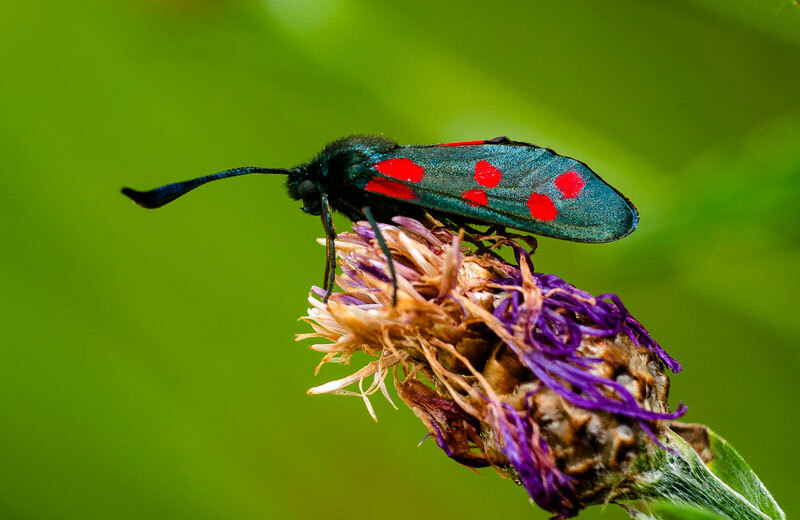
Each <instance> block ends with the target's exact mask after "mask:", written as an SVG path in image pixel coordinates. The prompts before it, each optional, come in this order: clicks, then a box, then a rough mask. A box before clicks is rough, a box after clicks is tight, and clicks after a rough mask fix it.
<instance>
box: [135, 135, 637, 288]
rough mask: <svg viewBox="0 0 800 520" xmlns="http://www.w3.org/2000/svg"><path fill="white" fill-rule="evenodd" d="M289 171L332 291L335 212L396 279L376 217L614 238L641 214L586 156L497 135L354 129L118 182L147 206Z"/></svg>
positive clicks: (579, 239) (631, 226)
mask: <svg viewBox="0 0 800 520" xmlns="http://www.w3.org/2000/svg"><path fill="white" fill-rule="evenodd" d="M253 173H260V174H280V175H286V176H287V178H286V186H287V189H288V193H289V196H290V197H292V198H293V199H295V200H299V201H302V203H303V208H302V209H303V211H304V212H306V213H308V214H311V215H316V216H320V217H321V219H322V226H323V228H324V230H325V236H326V243H327V248H326V250H327V262H326V270H325V281H324V288H325V290H326V291H327V292H326V295H325V298H324V300H325V301H327V299H328V297H329V296H330V294H331V292H332V291H333V284H334V274H335V267H336V263H335V249H334V240H335V237H336V230H335V229H334V226H333V220H332V219H331V213H332V212H333V211H338V212H340V213H342V214H344V215H345V216H347V217H348V218H349V219H351V220H353V221H356V220H360V219H362V218H366V220H367V221H368V222H369V224H370V226H371V227H372V229H373V231H374V232H375V236H376V239H377V242H378V244H379V245H380V247H381V249H382V250H383V252H384V254H385V255H386V257H387V259H388V265H389V270H390V275H391V279H392V282H393V284H394V298H395V302H396V297H397V278H396V275H395V272H394V264H393V262H392V257H391V253H390V251H389V249H388V247H387V246H386V242H385V241H384V239H383V236H382V235H381V232H380V229H379V227H378V224H377V223H378V221H389V220H390V219H391V218H392V217H394V216H396V215H404V216H408V217H413V218H422V217H424V215H425V213H428V214H430V215H431V216H433V217H434V218H437V219H440V220H442V221H444V222H449V223H452V224H453V225H465V224H486V225H494V226H499V227H509V228H513V229H518V230H521V231H527V232H530V233H533V234H536V235H543V236H548V237H554V238H560V239H564V240H570V241H573V242H611V241H613V240H617V239H619V238H622V237H624V236H626V235H628V234H630V233H631V232H632V231H633V230H634V229H636V225H637V223H638V213H637V211H636V208H635V206H634V205H633V204H632V203H631V202H630V201H629V200H628V199H627V198H626V197H625V196H623V195H622V194H621V193H620V192H619V191H617V190H616V189H614V188H613V187H612V186H610V185H609V184H608V183H606V182H605V181H603V179H601V178H600V177H599V176H598V175H597V174H596V173H594V172H593V171H592V170H591V169H590V168H589V167H588V166H586V164H584V163H582V162H580V161H577V160H575V159H571V158H569V157H564V156H561V155H558V154H557V153H555V152H554V151H553V150H551V149H549V148H542V147H539V146H536V145H533V144H529V143H523V142H518V141H512V140H510V139H508V138H507V137H497V138H495V139H487V140H480V141H463V142H457V143H444V144H434V145H399V144H397V143H395V142H394V141H391V140H388V139H384V138H382V137H372V136H359V135H356V136H350V137H345V138H342V139H339V140H337V141H334V142H332V143H330V144H329V145H328V146H326V147H325V148H324V149H323V150H322V151H321V152H320V153H319V154H318V155H317V156H316V157H315V158H314V159H312V160H311V161H310V162H308V163H305V164H301V165H299V166H295V167H293V168H260V167H243V168H234V169H232V170H225V171H222V172H219V173H215V174H212V175H207V176H205V177H199V178H197V179H192V180H188V181H184V182H177V183H174V184H168V185H166V186H162V187H160V188H156V189H153V190H150V191H136V190H133V189H130V188H123V189H122V193H124V194H125V195H127V196H128V197H130V198H131V199H133V201H134V202H136V203H137V204H138V205H140V206H143V207H145V208H158V207H161V206H163V205H164V204H166V203H168V202H171V201H173V200H175V199H177V198H178V197H180V196H181V195H184V194H185V193H187V192H189V191H191V190H193V189H195V188H197V187H198V186H202V185H203V184H206V183H208V182H211V181H214V180H218V179H225V178H228V177H236V176H240V175H248V174H253Z"/></svg>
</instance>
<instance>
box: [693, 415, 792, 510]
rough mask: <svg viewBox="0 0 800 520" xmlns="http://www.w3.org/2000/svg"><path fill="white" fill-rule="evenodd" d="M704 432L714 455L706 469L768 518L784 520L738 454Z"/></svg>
mask: <svg viewBox="0 0 800 520" xmlns="http://www.w3.org/2000/svg"><path fill="white" fill-rule="evenodd" d="M705 430H706V432H707V435H708V445H709V449H710V450H711V452H712V453H713V454H714V458H713V459H712V460H710V461H709V462H708V463H707V464H706V466H707V467H708V469H710V470H711V472H712V473H714V474H715V475H716V476H718V477H719V478H720V479H721V480H722V481H723V482H725V483H726V484H728V485H729V486H730V487H732V488H733V489H734V490H736V491H737V492H738V493H740V494H741V495H742V496H743V497H745V498H746V499H747V500H749V501H750V502H751V503H752V504H753V505H755V506H756V507H758V509H760V510H761V511H763V512H764V513H766V514H767V516H769V517H770V518H785V515H784V513H783V511H782V510H781V508H780V507H779V506H778V504H777V502H775V499H774V498H772V495H771V494H770V492H769V491H767V488H766V487H764V484H762V483H761V480H759V478H758V476H756V474H755V473H754V472H753V470H752V469H750V466H749V465H748V464H747V462H745V460H744V459H743V458H742V456H741V455H739V452H738V451H736V450H735V449H734V448H733V446H731V445H730V444H728V442H727V441H726V440H725V439H723V438H722V437H720V436H719V435H717V434H716V433H715V432H714V431H713V430H711V429H710V428H708V427H705Z"/></svg>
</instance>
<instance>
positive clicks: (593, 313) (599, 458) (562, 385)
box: [298, 217, 686, 518]
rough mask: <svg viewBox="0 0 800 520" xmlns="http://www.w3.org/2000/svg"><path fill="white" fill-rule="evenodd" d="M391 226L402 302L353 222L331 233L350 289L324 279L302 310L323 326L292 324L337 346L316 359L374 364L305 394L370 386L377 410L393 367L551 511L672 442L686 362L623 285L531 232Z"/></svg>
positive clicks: (413, 395) (435, 411) (484, 458)
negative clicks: (587, 274) (642, 318)
mask: <svg viewBox="0 0 800 520" xmlns="http://www.w3.org/2000/svg"><path fill="white" fill-rule="evenodd" d="M393 222H394V225H388V224H380V225H379V226H380V230H381V234H382V235H383V237H384V239H385V241H386V243H387V245H388V246H389V249H390V251H391V253H392V257H393V260H394V265H395V270H396V273H397V304H396V306H395V305H393V304H392V282H391V279H390V277H389V275H388V273H389V270H388V265H387V259H386V257H385V256H384V254H383V253H382V252H381V249H380V247H379V246H378V244H377V241H376V240H375V234H374V232H373V231H372V229H371V227H370V226H369V225H368V224H366V223H362V222H359V223H356V224H354V226H353V232H352V233H351V232H346V233H341V234H339V235H338V237H337V238H336V250H337V255H338V263H339V266H340V268H341V271H342V274H341V275H340V276H337V284H338V285H339V287H340V288H341V289H342V292H340V293H334V294H333V295H332V296H331V298H330V299H329V301H328V302H327V303H323V302H322V301H321V300H320V297H321V295H323V294H324V292H323V291H322V290H321V289H319V288H314V289H313V291H312V292H313V294H312V295H311V296H310V297H309V302H310V304H311V308H310V309H309V311H308V315H307V316H305V317H304V318H303V319H304V320H305V321H307V322H308V323H310V324H311V326H312V327H313V329H314V332H313V333H309V334H300V335H298V339H307V338H324V339H325V340H328V341H329V342H328V343H321V344H314V345H312V346H311V347H312V348H313V349H314V350H317V351H320V352H323V353H324V354H325V355H324V357H323V359H322V363H321V364H320V366H322V365H323V364H325V363H331V362H337V363H349V361H350V359H351V357H352V356H353V354H354V353H356V352H364V353H366V354H369V355H371V356H374V358H375V359H374V360H373V361H371V362H370V363H368V364H367V365H366V366H364V367H362V368H361V369H359V370H357V371H356V372H354V373H353V374H352V375H351V376H349V377H346V378H344V379H341V380H338V381H332V382H330V383H327V384H324V385H322V386H318V387H316V388H312V389H311V390H309V393H312V394H320V393H339V394H351V395H360V396H362V397H363V399H364V401H365V403H366V404H367V408H368V410H369V412H370V414H372V415H373V417H374V411H373V408H372V405H371V404H370V400H369V396H370V395H372V394H374V393H376V392H378V391H380V392H382V393H383V395H384V396H386V398H387V399H389V400H390V401H391V398H390V395H389V392H388V390H387V388H386V379H387V376H391V379H392V380H393V383H394V386H395V388H396V390H397V394H398V395H399V397H400V398H401V399H402V400H403V401H404V402H405V403H406V404H407V405H408V406H409V407H410V408H411V409H412V410H413V411H414V413H415V414H416V415H417V416H418V417H419V418H420V419H421V420H422V422H423V423H424V424H425V426H426V427H427V429H428V430H429V432H430V435H431V436H432V437H433V438H434V439H435V440H436V443H437V444H438V446H439V447H440V448H441V449H442V450H443V451H444V452H445V453H446V454H447V455H448V456H449V457H451V458H453V459H454V460H456V461H458V462H460V463H461V464H464V465H466V466H470V467H476V468H477V467H487V466H491V467H494V468H495V469H497V470H499V471H500V472H501V473H502V474H504V475H507V476H509V477H511V478H512V479H514V481H516V482H517V483H518V484H520V485H522V486H523V487H524V488H525V489H526V490H527V492H528V494H529V495H530V497H531V498H532V499H533V500H534V501H535V502H536V504H538V505H539V506H540V507H542V508H544V509H546V510H548V511H550V512H552V513H554V514H555V515H556V516H555V517H556V518H566V517H571V516H574V515H576V514H577V512H578V511H579V510H580V509H582V508H583V507H586V506H588V505H591V504H598V503H607V502H609V501H613V500H614V498H615V497H619V496H624V495H625V494H626V493H627V492H628V491H629V487H628V486H629V485H630V483H631V479H632V478H633V472H634V470H635V469H636V467H637V463H636V461H637V460H638V459H639V458H640V456H642V454H646V453H648V452H650V451H652V450H661V449H663V445H662V441H663V440H664V439H665V438H666V431H667V423H666V421H668V420H670V419H674V418H676V417H679V416H680V415H682V414H683V413H684V412H685V410H686V408H685V407H684V406H683V405H679V406H678V408H677V409H676V410H675V411H672V412H671V411H670V410H669V408H668V405H667V393H668V389H669V379H668V376H667V373H666V369H669V370H672V371H674V372H677V371H679V370H680V365H679V364H678V362H677V361H675V360H673V359H672V358H671V357H669V355H667V353H666V352H665V351H664V350H663V349H662V348H661V347H660V346H659V345H658V343H656V342H655V341H654V340H653V338H652V337H651V336H650V335H649V334H648V332H647V331H646V330H645V328H644V327H643V326H642V325H641V323H639V322H638V321H637V320H636V319H635V318H634V317H633V316H631V314H630V313H629V312H628V311H627V309H626V308H625V306H624V305H623V304H622V302H621V301H620V299H619V298H618V297H617V296H616V295H614V294H602V295H599V296H592V295H591V294H589V293H587V292H585V291H582V290H580V289H578V288H576V287H574V286H572V285H570V284H568V283H566V282H565V281H564V280H562V279H561V278H559V277H558V276H555V275H552V274H542V273H537V272H535V271H534V269H533V263H532V261H531V253H532V251H530V250H529V249H526V248H524V247H522V246H521V245H520V243H519V242H518V241H519V240H522V239H523V238H529V237H519V236H515V235H509V234H504V235H486V236H476V235H474V234H472V235H467V236H466V237H465V235H464V232H463V231H462V232H461V233H460V234H457V233H454V232H453V231H451V230H449V229H446V228H444V227H442V226H440V225H437V223H436V222H434V221H431V222H428V223H427V224H426V225H423V224H422V223H420V222H418V221H416V220H413V219H410V218H406V217H396V218H395V219H393ZM466 239H469V240H466ZM468 241H469V242H471V243H472V246H471V247H468V246H467V245H466V242H468ZM503 248H508V249H506V250H507V251H511V252H513V256H514V259H515V261H513V262H509V261H506V260H504V259H503V257H502V256H500V255H499V254H498V252H499V251H501V250H502V249H503ZM319 368H320V367H318V370H319ZM351 386H352V387H353V388H355V390H348V388H349V387H351Z"/></svg>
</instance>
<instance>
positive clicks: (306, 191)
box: [297, 180, 319, 200]
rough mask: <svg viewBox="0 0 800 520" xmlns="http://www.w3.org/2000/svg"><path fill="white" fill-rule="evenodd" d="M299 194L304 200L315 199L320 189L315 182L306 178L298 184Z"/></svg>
mask: <svg viewBox="0 0 800 520" xmlns="http://www.w3.org/2000/svg"><path fill="white" fill-rule="evenodd" d="M297 194H298V195H300V198H301V199H303V200H307V199H314V198H316V197H317V196H319V189H318V188H317V184H316V183H315V182H313V181H309V180H305V181H303V182H301V183H300V184H299V185H298V186H297Z"/></svg>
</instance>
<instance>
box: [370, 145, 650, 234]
mask: <svg viewBox="0 0 800 520" xmlns="http://www.w3.org/2000/svg"><path fill="white" fill-rule="evenodd" d="M372 169H373V170H374V171H375V177H374V178H373V179H372V180H371V181H369V183H367V184H366V186H365V189H366V190H367V191H372V192H374V193H377V194H379V195H384V196H388V197H392V198H400V199H403V200H405V201H407V202H409V203H412V204H417V205H420V206H422V207H424V208H426V209H428V210H429V211H431V212H432V213H433V214H436V213H445V214H452V215H458V216H461V217H465V218H466V219H467V220H468V221H471V222H476V223H485V224H499V225H503V226H506V227H509V228H514V229H519V230H523V231H528V232H531V233H535V234H538V235H544V236H550V237H555V238H562V239H566V240H572V241H576V242H610V241H613V240H617V239H619V238H622V237H624V236H625V235H628V234H629V233H631V232H632V231H633V230H634V229H635V228H636V225H637V223H638V214H637V211H636V208H635V207H634V206H633V204H632V203H631V202H630V201H629V200H628V199H627V198H625V197H624V196H623V195H621V194H620V193H619V192H618V191H617V190H615V189H614V188H613V187H611V186H610V185H609V184H608V183H606V182H605V181H603V179H601V178H600V177H599V176H598V175H597V174H596V173H594V172H593V171H592V170H591V169H590V168H589V167H588V166H586V165H585V164H583V163H582V162H580V161H577V160H575V159H571V158H569V157H564V156H561V155H558V154H557V153H555V152H554V151H552V150H550V149H548V148H540V147H538V146H534V145H531V144H527V143H519V142H514V141H509V140H507V139H504V138H498V139H493V140H491V141H477V142H475V141H473V142H467V143H453V144H450V145H434V146H400V147H398V148H396V149H394V150H392V151H391V152H389V153H387V154H385V155H384V156H382V157H381V158H380V160H379V161H376V162H375V163H374V164H372ZM387 187H388V188H390V189H386V188H387ZM391 188H394V189H391Z"/></svg>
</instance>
